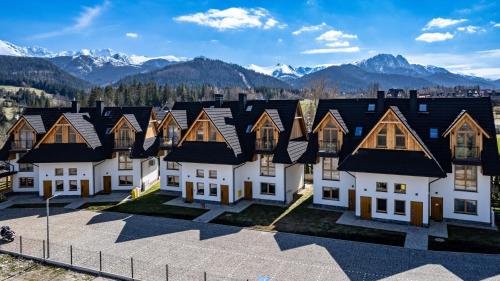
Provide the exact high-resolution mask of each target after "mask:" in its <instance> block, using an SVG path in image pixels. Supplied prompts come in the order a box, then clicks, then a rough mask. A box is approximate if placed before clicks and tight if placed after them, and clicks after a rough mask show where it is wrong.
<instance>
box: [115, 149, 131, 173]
mask: <svg viewBox="0 0 500 281" xmlns="http://www.w3.org/2000/svg"><path fill="white" fill-rule="evenodd" d="M122 156H123V159H122ZM133 169H134V160H133V159H132V158H130V152H123V151H120V152H118V170H119V171H130V170H133Z"/></svg>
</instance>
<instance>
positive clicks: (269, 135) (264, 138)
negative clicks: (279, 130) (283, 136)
mask: <svg viewBox="0 0 500 281" xmlns="http://www.w3.org/2000/svg"><path fill="white" fill-rule="evenodd" d="M259 132H260V145H261V146H262V148H266V149H268V148H273V146H274V127H273V125H272V124H271V121H269V120H266V121H265V122H264V124H263V125H262V127H261V128H260V129H259Z"/></svg>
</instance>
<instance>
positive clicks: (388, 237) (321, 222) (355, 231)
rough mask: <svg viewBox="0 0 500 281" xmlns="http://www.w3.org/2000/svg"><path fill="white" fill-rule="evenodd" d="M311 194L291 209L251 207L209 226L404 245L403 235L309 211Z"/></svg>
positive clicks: (337, 216)
mask: <svg viewBox="0 0 500 281" xmlns="http://www.w3.org/2000/svg"><path fill="white" fill-rule="evenodd" d="M311 203H312V197H311V194H308V195H304V196H303V197H302V198H300V199H299V200H298V201H297V202H295V203H294V204H293V205H291V206H290V207H288V208H286V207H281V206H269V205H261V204H254V205H252V206H250V207H249V208H247V209H246V210H244V211H243V212H241V213H239V214H234V213H224V214H222V215H221V216H219V217H218V218H216V219H215V220H213V221H212V223H219V224H225V225H236V226H243V227H250V228H253V229H257V230H264V231H281V232H289V233H298V234H304V235H311V236H321V237H328V238H336V239H343V240H351V241H361V242H368V243H377V244H386V245H395V246H404V241H405V234H404V233H399V232H392V231H384V230H376V229H369V228H363V227H354V226H346V225H340V224H336V221H337V219H338V218H339V217H340V215H342V213H341V212H334V211H326V210H318V209H311V208H308V206H309V205H310V204H311Z"/></svg>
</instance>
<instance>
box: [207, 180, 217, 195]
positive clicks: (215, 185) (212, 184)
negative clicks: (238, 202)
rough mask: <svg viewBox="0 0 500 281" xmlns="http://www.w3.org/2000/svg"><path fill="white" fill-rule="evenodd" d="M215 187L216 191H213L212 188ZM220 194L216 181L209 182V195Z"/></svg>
mask: <svg viewBox="0 0 500 281" xmlns="http://www.w3.org/2000/svg"><path fill="white" fill-rule="evenodd" d="M214 188H215V193H212V190H213V189H214ZM217 195H219V189H218V186H217V184H216V183H209V184H208V196H217Z"/></svg>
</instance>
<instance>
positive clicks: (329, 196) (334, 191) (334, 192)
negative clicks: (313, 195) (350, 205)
mask: <svg viewBox="0 0 500 281" xmlns="http://www.w3.org/2000/svg"><path fill="white" fill-rule="evenodd" d="M339 195H340V194H339V189H338V188H335V187H326V186H323V199H325V200H336V201H338V200H339Z"/></svg>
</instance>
